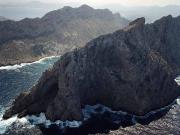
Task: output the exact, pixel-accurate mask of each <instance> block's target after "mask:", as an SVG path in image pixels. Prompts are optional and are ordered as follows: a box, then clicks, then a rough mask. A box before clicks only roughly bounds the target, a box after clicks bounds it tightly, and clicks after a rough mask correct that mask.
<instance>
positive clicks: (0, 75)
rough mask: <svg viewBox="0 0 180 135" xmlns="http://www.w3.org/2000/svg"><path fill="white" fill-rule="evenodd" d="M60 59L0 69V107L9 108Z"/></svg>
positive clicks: (50, 58) (46, 59) (53, 58)
mask: <svg viewBox="0 0 180 135" xmlns="http://www.w3.org/2000/svg"><path fill="white" fill-rule="evenodd" d="M58 59H59V57H49V58H45V59H42V60H40V61H37V62H34V63H32V64H22V65H14V66H6V67H0V106H1V107H5V106H7V105H8V104H10V103H11V102H12V100H13V99H14V98H15V97H16V96H17V95H18V94H19V93H20V92H23V91H27V90H29V89H30V88H31V87H32V86H33V85H35V84H36V83H37V80H38V79H39V78H40V76H41V74H42V73H43V72H44V71H45V70H46V69H48V68H50V67H52V65H53V64H54V62H56V61H57V60H58Z"/></svg>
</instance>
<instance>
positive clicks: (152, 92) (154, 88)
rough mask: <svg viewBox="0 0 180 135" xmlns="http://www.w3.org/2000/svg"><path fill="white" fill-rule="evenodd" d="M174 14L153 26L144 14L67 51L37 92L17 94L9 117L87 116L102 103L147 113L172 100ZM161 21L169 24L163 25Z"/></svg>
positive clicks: (174, 93) (176, 65) (176, 46)
mask: <svg viewBox="0 0 180 135" xmlns="http://www.w3.org/2000/svg"><path fill="white" fill-rule="evenodd" d="M168 18H169V16H168V17H167V18H162V20H159V21H157V22H155V23H154V24H150V25H145V20H144V18H139V19H137V20H135V21H134V22H132V23H130V25H129V26H128V27H127V28H125V29H122V30H119V31H117V32H115V33H113V34H108V35H104V36H100V37H99V38H97V39H94V40H92V41H91V42H89V43H87V45H86V46H85V47H83V48H81V49H78V50H74V51H72V52H69V53H66V54H65V55H63V56H62V57H61V58H60V60H59V61H58V62H57V63H56V64H55V65H54V67H53V68H52V69H50V70H49V71H46V72H45V73H44V74H43V76H42V77H41V79H40V80H39V82H38V84H37V85H36V86H34V87H33V88H32V90H31V91H29V92H28V93H23V94H20V96H19V97H17V99H16V100H15V102H14V103H13V105H12V107H11V108H10V109H9V110H7V111H6V113H5V115H4V118H5V119H6V118H9V117H11V116H12V115H13V114H18V115H19V117H23V116H25V115H28V114H38V113H40V112H45V114H46V117H47V118H48V119H50V120H52V121H55V120H57V119H60V120H82V118H83V115H82V108H83V107H84V106H85V105H87V104H89V105H94V104H97V103H98V104H99V103H100V104H104V105H106V106H108V107H110V108H112V109H113V110H122V111H126V112H129V113H132V114H135V115H140V116H142V115H145V114H147V113H149V112H150V111H152V110H156V109H159V108H161V107H164V106H166V105H169V104H170V103H172V102H173V101H174V100H175V99H176V98H177V97H178V96H179V95H180V90H179V87H178V85H177V83H176V82H175V81H174V78H175V75H176V74H177V73H178V72H177V71H178V69H180V65H179V62H177V61H176V60H177V59H176V58H177V57H178V56H179V55H178V54H177V51H176V50H174V49H177V50H178V49H179V46H180V44H179V43H180V42H176V41H178V38H177V37H179V36H180V31H179V29H180V25H179V24H180V19H179V18H180V17H178V18H174V19H173V18H172V17H171V19H170V20H171V21H172V23H173V27H176V28H177V32H176V33H175V32H174V31H172V30H171V29H170V28H169V27H172V25H170V22H169V21H170V20H169V19H168ZM177 20H178V21H177ZM166 21H168V22H169V23H165V22H166ZM159 22H162V25H163V26H164V25H165V26H164V27H163V26H161V27H157V26H158V25H159ZM164 29H166V34H165V33H164V31H165V30H164ZM160 31H161V33H160ZM170 35H171V37H174V38H168V37H169V36H170ZM168 45H171V47H169V46H168ZM167 48H171V51H170V52H168V53H166V54H165V52H167V51H168V50H167Z"/></svg>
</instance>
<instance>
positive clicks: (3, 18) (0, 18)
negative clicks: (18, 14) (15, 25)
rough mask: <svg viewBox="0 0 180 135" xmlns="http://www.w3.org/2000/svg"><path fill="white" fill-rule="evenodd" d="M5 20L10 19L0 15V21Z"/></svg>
mask: <svg viewBox="0 0 180 135" xmlns="http://www.w3.org/2000/svg"><path fill="white" fill-rule="evenodd" d="M7 20H10V19H8V18H5V17H3V16H0V21H7Z"/></svg>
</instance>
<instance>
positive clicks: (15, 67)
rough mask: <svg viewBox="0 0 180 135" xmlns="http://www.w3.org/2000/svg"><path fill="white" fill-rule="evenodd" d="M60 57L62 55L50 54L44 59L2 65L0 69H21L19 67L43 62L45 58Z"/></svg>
mask: <svg viewBox="0 0 180 135" xmlns="http://www.w3.org/2000/svg"><path fill="white" fill-rule="evenodd" d="M59 57H60V56H50V57H45V58H42V59H40V60H38V61H35V62H32V63H21V64H16V65H8V66H2V67H0V70H16V69H19V68H22V67H25V66H29V65H32V64H43V63H44V61H45V60H50V59H53V58H59Z"/></svg>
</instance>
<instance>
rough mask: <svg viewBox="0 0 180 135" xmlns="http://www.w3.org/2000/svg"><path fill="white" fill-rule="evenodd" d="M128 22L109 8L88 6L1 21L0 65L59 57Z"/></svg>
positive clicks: (65, 8) (66, 8)
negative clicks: (36, 16)
mask: <svg viewBox="0 0 180 135" xmlns="http://www.w3.org/2000/svg"><path fill="white" fill-rule="evenodd" d="M128 23H129V21H128V20H126V19H125V18H122V17H121V16H120V15H119V14H113V13H112V12H111V11H109V10H108V9H93V8H91V7H89V6H87V5H82V6H81V7H79V8H71V7H64V8H62V9H59V10H55V11H52V12H49V13H47V14H46V15H45V16H44V17H42V18H35V19H28V18H26V19H23V20H21V21H10V20H9V21H4V22H0V31H1V32H0V66H1V65H7V64H18V63H22V62H31V61H35V60H37V59H39V58H42V57H46V56H52V55H62V54H64V53H65V52H67V51H70V50H71V49H73V48H76V47H81V46H83V45H85V43H86V42H88V41H90V40H91V39H93V38H96V37H97V36H99V35H102V34H107V33H110V32H114V31H116V30H118V29H121V28H123V27H124V26H127V25H128Z"/></svg>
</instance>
